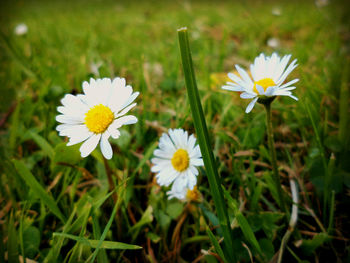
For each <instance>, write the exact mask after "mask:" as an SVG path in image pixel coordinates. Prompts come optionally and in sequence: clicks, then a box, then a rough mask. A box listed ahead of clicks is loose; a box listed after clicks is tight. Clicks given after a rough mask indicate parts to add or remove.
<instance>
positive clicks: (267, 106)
mask: <svg viewBox="0 0 350 263" xmlns="http://www.w3.org/2000/svg"><path fill="white" fill-rule="evenodd" d="M264 106H265V109H266V127H267V138H268V143H269V149H270V155H271V164H272V170H273V180H274V182H275V185H276V190H277V194H278V199H279V200H278V201H279V206H280V208H281V210H282V211H283V212H287V208H286V203H285V201H284V197H283V190H282V185H281V180H280V175H279V173H278V169H277V157H276V149H275V143H274V139H273V131H272V121H271V116H272V114H271V101H269V102H266V103H264Z"/></svg>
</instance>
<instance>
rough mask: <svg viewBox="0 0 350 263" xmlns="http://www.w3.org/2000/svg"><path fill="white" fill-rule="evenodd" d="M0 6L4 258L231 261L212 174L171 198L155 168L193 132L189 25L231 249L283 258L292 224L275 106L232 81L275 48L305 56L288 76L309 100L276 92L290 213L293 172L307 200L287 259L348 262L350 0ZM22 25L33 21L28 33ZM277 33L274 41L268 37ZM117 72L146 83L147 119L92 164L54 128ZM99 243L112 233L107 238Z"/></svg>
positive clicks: (135, 83) (140, 111) (139, 110)
mask: <svg viewBox="0 0 350 263" xmlns="http://www.w3.org/2000/svg"><path fill="white" fill-rule="evenodd" d="M0 9H1V11H0V21H1V22H0V48H1V52H0V81H1V88H0V91H1V96H0V114H1V115H0V142H1V147H0V157H1V161H0V172H1V173H0V176H1V178H0V233H1V234H0V262H7V261H8V262H18V260H19V259H21V260H22V259H23V258H27V262H32V261H29V260H34V261H36V262H50V263H51V262H92V261H94V260H95V261H96V262H223V261H222V260H223V259H220V256H221V254H220V251H219V250H220V249H218V248H217V246H216V245H215V242H214V244H213V239H212V236H210V233H213V235H214V236H215V237H214V239H216V240H218V241H219V242H220V243H221V241H222V240H221V237H222V231H221V228H219V227H218V226H219V219H218V218H217V214H216V207H215V205H214V203H213V200H212V193H211V190H210V188H209V185H208V179H207V174H206V170H205V169H204V168H201V169H200V173H199V177H198V183H197V186H198V190H199V192H200V193H201V200H200V201H199V202H186V203H184V202H181V201H179V200H176V199H172V200H167V196H166V190H167V189H166V188H164V187H160V186H158V185H157V183H156V180H155V178H154V174H152V173H151V171H150V167H151V162H150V160H151V158H152V154H153V151H154V149H155V148H156V147H157V144H158V140H159V137H160V136H161V134H162V133H163V132H166V131H167V130H168V129H169V128H183V129H186V130H188V131H189V132H190V133H195V130H194V126H193V120H192V115H191V110H190V105H189V100H188V97H187V92H186V87H185V80H184V74H183V70H182V64H181V56H180V51H179V44H178V36H177V29H178V28H180V27H183V26H187V27H188V32H189V41H190V45H191V50H192V57H193V62H194V68H195V73H196V79H197V83H198V89H199V94H200V97H201V103H202V106H203V110H204V113H205V118H206V122H207V126H208V130H209V135H210V139H211V145H212V148H213V152H214V156H215V158H216V161H217V167H218V171H219V174H220V176H221V183H222V185H223V187H224V189H226V190H227V192H228V193H229V195H230V197H231V198H230V197H228V196H226V202H227V209H228V210H227V211H228V214H229V218H230V222H231V223H232V227H233V247H232V251H233V253H234V255H235V260H237V261H239V262H250V261H251V259H250V258H253V259H254V262H269V261H270V260H271V261H272V262H276V257H277V254H276V253H278V251H279V249H280V246H281V241H282V237H283V236H284V234H285V232H286V231H287V228H288V214H287V215H286V214H285V213H282V212H281V211H280V209H279V208H278V204H277V202H276V201H275V200H276V189H275V188H274V184H273V182H272V172H271V165H270V163H271V156H270V154H269V150H268V145H267V136H266V124H265V111H264V108H263V107H262V106H261V105H256V106H255V108H254V109H253V111H252V112H251V113H249V114H246V113H245V112H244V110H245V107H246V105H247V104H248V102H247V101H246V100H242V99H240V97H239V95H238V94H237V93H236V92H229V91H225V90H223V89H221V86H222V85H223V84H225V82H226V81H227V77H226V74H227V73H228V72H234V65H235V64H239V65H241V66H242V67H243V68H248V67H249V64H250V63H252V62H253V60H254V58H255V57H256V56H258V55H259V54H260V53H261V52H264V53H265V54H268V55H271V54H272V52H274V51H276V52H278V54H279V55H280V56H283V55H285V54H292V59H295V58H296V59H298V64H299V65H298V67H297V68H296V69H295V70H294V71H293V73H292V74H291V78H299V79H300V81H299V82H298V83H297V84H296V86H297V89H296V90H295V91H294V94H295V95H296V96H297V97H298V98H299V101H297V102H296V101H294V100H292V99H290V98H288V97H279V98H278V99H276V100H275V101H274V102H273V105H272V120H273V130H274V136H275V147H276V151H277V160H278V166H279V172H280V175H281V183H282V186H283V190H284V193H285V196H286V199H287V204H288V209H289V210H290V209H291V206H292V201H291V196H290V192H291V190H290V183H289V179H291V178H293V179H294V180H295V181H296V182H297V184H298V188H299V199H300V202H299V205H298V211H299V219H298V224H297V226H296V228H295V230H294V232H293V233H292V235H291V237H290V239H289V242H288V243H287V245H286V247H285V250H284V254H283V259H284V261H283V262H347V261H348V260H350V256H349V251H350V247H349V238H350V233H349V228H348V226H349V212H347V211H348V210H347V209H348V207H349V204H350V199H349V193H350V192H349V187H350V162H349V160H350V147H349V143H350V140H349V137H350V134H349V127H350V126H349V74H350V68H349V61H350V57H349V54H350V50H349V41H350V32H349V28H350V19H349V6H348V4H347V3H346V1H343V2H342V1H329V3H328V5H326V6H317V5H316V4H315V2H314V1H296V2H291V3H287V2H277V1H267V2H265V1H247V2H246V1H220V2H216V1H212V2H211V1H193V2H192V1H159V2H158V1H152V2H151V1H150V2H146V1H128V2H125V3H124V2H122V1H120V2H117V1H97V0H96V1H74V2H73V3H71V2H70V1H50V2H49V1H3V2H1V4H0ZM278 11H279V14H278ZM19 23H25V24H26V25H27V27H28V32H27V33H26V34H24V35H21V36H19V35H16V34H15V33H14V28H15V27H16V25H18V24H19ZM271 38H276V39H278V41H279V44H278V46H277V47H271V46H269V45H268V44H267V43H268V42H269V40H270V42H271ZM116 76H120V77H123V78H126V81H127V83H129V84H130V85H132V87H133V89H134V91H139V92H140V96H139V97H138V98H137V99H136V102H137V103H138V105H137V107H136V108H135V109H134V110H133V114H134V115H135V116H136V117H137V118H138V119H139V121H138V123H137V124H136V125H131V126H123V127H122V128H121V129H120V131H121V137H120V138H119V139H116V140H114V139H110V142H111V143H112V146H113V151H114V155H113V158H112V159H111V160H109V161H108V162H107V163H108V165H106V163H105V162H104V159H103V157H102V155H101V153H100V151H99V150H95V151H94V152H93V154H92V155H91V156H89V157H87V158H84V159H83V158H81V157H80V153H79V151H78V148H79V145H78V146H70V147H67V146H66V142H67V140H66V139H65V138H64V137H60V136H59V135H58V133H57V131H56V130H55V128H56V126H57V125H58V123H57V122H56V120H55V117H56V115H57V114H58V112H57V110H56V108H57V106H60V105H61V103H60V100H61V99H62V98H63V96H64V95H65V94H66V93H72V94H78V93H82V82H83V81H85V80H89V79H90V77H93V78H103V77H108V78H114V77H116ZM109 169H110V171H108V170H109ZM107 173H112V174H113V180H115V181H116V183H117V188H116V193H117V198H116V199H113V198H112V194H111V193H110V191H109V185H108V179H107ZM237 209H238V210H239V214H240V217H238V216H237V211H236V210H237ZM113 212H115V216H113ZM241 218H244V219H245V221H244V222H246V223H247V224H248V226H247V225H244V224H243V223H242V221H241ZM242 225H243V226H242ZM208 229H210V230H211V231H210V230H209V233H208ZM247 229H249V230H250V232H249V234H247V231H248V230H247ZM103 239H104V240H106V241H114V243H113V242H112V243H108V242H104V243H101V244H102V248H100V249H96V246H99V245H97V243H98V241H99V240H101V242H102V240H103ZM87 240H90V241H87ZM91 240H97V241H96V242H95V243H93V242H91ZM116 242H122V243H125V244H132V245H136V246H140V247H142V248H141V249H136V248H137V247H133V246H130V247H125V246H124V247H123V244H120V243H116ZM105 248H110V249H105ZM124 248H129V249H124ZM134 249H135V250H134ZM95 257H96V258H95ZM94 258H95V259H94ZM274 260H275V261H274Z"/></svg>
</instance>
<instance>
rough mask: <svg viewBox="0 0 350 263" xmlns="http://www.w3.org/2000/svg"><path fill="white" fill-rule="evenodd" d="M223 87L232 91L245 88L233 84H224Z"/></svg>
mask: <svg viewBox="0 0 350 263" xmlns="http://www.w3.org/2000/svg"><path fill="white" fill-rule="evenodd" d="M221 88H222V89H225V90H231V91H244V90H245V89H244V88H242V87H241V86H238V85H236V86H231V85H225V86H222V87H221Z"/></svg>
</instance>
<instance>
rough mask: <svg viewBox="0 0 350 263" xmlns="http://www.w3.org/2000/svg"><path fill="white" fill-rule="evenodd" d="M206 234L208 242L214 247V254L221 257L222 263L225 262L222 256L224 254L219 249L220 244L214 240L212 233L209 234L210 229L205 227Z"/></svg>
mask: <svg viewBox="0 0 350 263" xmlns="http://www.w3.org/2000/svg"><path fill="white" fill-rule="evenodd" d="M207 234H208V236H209V238H210V241H211V243H212V244H213V245H214V247H215V251H216V253H218V254H219V256H220V257H221V259H222V260H223V261H224V262H227V260H226V258H225V255H224V252H223V251H222V249H221V247H220V244H219V242H218V241H217V240H216V238H215V236H214V234H213V232H211V230H210V228H209V227H207Z"/></svg>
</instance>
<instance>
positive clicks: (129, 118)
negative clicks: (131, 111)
mask: <svg viewBox="0 0 350 263" xmlns="http://www.w3.org/2000/svg"><path fill="white" fill-rule="evenodd" d="M136 122H137V118H136V117H135V116H133V115H126V116H123V117H120V118H119V119H116V120H114V121H113V122H112V124H111V125H110V126H112V127H111V128H113V129H118V128H120V127H122V126H123V125H129V124H134V123H136Z"/></svg>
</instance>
